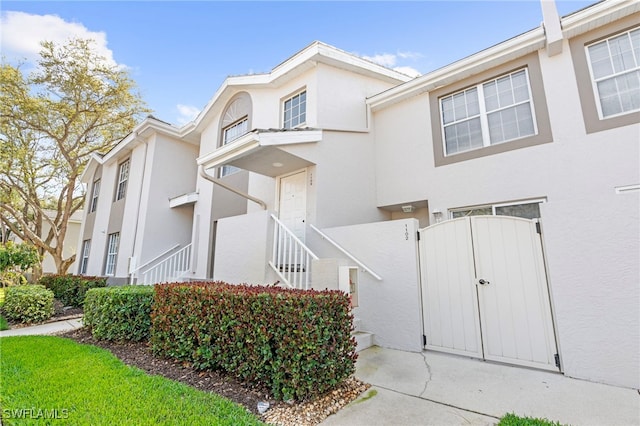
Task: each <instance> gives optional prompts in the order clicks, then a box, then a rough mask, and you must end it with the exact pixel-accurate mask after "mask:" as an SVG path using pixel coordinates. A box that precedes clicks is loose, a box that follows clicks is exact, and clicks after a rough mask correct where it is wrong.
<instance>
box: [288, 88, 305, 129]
mask: <svg viewBox="0 0 640 426" xmlns="http://www.w3.org/2000/svg"><path fill="white" fill-rule="evenodd" d="M283 118H284V123H283V127H284V128H285V129H292V128H294V127H296V126H299V125H301V124H304V123H305V122H306V121H307V92H306V91H304V92H300V93H298V94H297V95H294V96H292V97H290V98H289V99H287V100H285V101H284V104H283Z"/></svg>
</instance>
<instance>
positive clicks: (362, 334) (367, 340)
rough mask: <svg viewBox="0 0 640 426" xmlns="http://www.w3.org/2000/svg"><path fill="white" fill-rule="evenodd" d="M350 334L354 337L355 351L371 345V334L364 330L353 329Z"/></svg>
mask: <svg viewBox="0 0 640 426" xmlns="http://www.w3.org/2000/svg"><path fill="white" fill-rule="evenodd" d="M351 335H352V336H353V337H355V339H356V352H360V351H362V350H365V349H367V348H370V347H371V346H373V334H371V333H369V332H366V331H354V332H353V333H351Z"/></svg>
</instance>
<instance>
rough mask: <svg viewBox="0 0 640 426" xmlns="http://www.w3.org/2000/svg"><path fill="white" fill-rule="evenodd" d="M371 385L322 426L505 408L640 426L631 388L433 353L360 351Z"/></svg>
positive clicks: (485, 417)
mask: <svg viewBox="0 0 640 426" xmlns="http://www.w3.org/2000/svg"><path fill="white" fill-rule="evenodd" d="M359 355H360V356H359V358H358V362H357V366H356V367H357V369H356V377H358V378H359V379H360V380H362V381H364V382H367V383H370V384H372V385H373V386H372V387H371V388H370V389H369V390H368V391H366V392H365V393H364V394H363V395H361V396H360V398H359V399H358V400H356V401H354V402H352V403H351V404H349V405H348V406H346V407H345V408H343V409H342V410H340V411H339V412H338V413H336V414H334V415H332V416H330V417H329V418H328V419H326V420H325V421H324V422H323V423H322V424H323V425H349V426H351V425H463V424H464V425H468V424H472V425H489V424H495V423H497V422H498V420H499V418H500V417H502V416H504V415H505V414H506V413H516V414H517V415H519V416H529V417H540V418H547V419H549V420H552V421H559V422H560V423H562V424H571V425H574V426H576V425H598V426H601V425H616V426H622V425H640V395H638V391H637V390H633V389H624V388H618V387H614V386H608V385H603V384H598V383H592V382H587V381H584V380H576V379H571V378H568V377H565V376H563V375H562V374H559V373H552V372H545V371H538V370H533V369H527V368H519V367H511V366H506V365H500V364H495V363H489V362H484V361H481V360H475V359H471V358H466V357H460V356H456V355H448V354H441V353H438V352H431V351H429V352H423V353H411V352H402V351H396V350H391V349H383V348H380V347H376V346H374V347H372V348H369V349H366V350H364V351H362V352H360V354H359Z"/></svg>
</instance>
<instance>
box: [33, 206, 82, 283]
mask: <svg viewBox="0 0 640 426" xmlns="http://www.w3.org/2000/svg"><path fill="white" fill-rule="evenodd" d="M47 213H48V214H51V215H54V212H53V211H47ZM83 215H84V212H83V211H82V210H78V211H76V212H75V213H74V214H72V215H71V217H70V218H69V222H68V223H67V234H66V235H65V237H64V245H63V247H64V250H63V251H62V254H63V258H64V259H68V258H69V257H71V256H73V255H74V254H75V255H76V260H75V262H73V263H72V264H71V265H70V266H69V269H68V270H67V272H69V273H74V272H75V271H76V269H77V265H78V246H77V244H78V238H79V237H80V229H81V227H82V217H83ZM52 217H53V216H52ZM49 229H51V226H50V225H49V224H48V223H47V222H46V221H45V222H44V223H43V224H42V235H47V233H48V232H49ZM42 272H43V273H45V274H55V273H57V272H58V268H56V263H55V262H54V260H53V258H52V257H51V255H50V254H49V253H45V254H44V259H43V260H42Z"/></svg>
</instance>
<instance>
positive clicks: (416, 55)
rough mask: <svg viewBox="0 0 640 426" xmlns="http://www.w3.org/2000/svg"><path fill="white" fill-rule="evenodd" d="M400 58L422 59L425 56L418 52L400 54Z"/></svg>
mask: <svg viewBox="0 0 640 426" xmlns="http://www.w3.org/2000/svg"><path fill="white" fill-rule="evenodd" d="M398 56H399V57H400V58H402V59H420V58H422V56H423V55H422V53H418V52H398Z"/></svg>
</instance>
